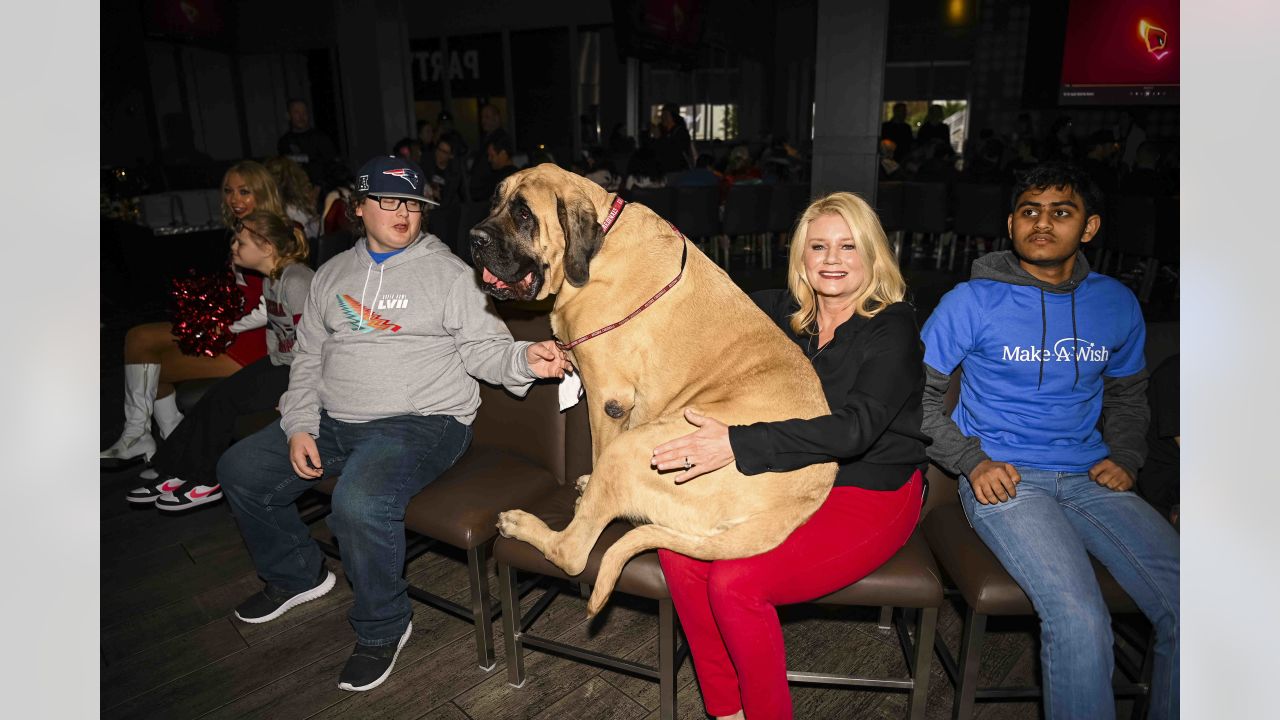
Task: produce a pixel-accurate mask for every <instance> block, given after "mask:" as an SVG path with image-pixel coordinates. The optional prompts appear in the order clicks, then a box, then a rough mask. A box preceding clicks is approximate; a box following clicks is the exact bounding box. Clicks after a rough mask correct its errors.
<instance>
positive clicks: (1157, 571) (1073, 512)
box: [960, 467, 1179, 720]
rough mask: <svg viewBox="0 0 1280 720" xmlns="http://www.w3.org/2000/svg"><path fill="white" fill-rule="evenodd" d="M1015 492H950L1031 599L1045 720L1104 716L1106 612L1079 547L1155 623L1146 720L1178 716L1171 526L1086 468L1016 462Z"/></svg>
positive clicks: (1107, 710) (1107, 709)
mask: <svg viewBox="0 0 1280 720" xmlns="http://www.w3.org/2000/svg"><path fill="white" fill-rule="evenodd" d="M1018 473H1019V474H1020V475H1021V476H1022V481H1021V482H1020V483H1018V486H1017V495H1016V496H1015V497H1013V498H1011V499H1010V500H1008V501H1006V502H1002V503H997V504H994V505H983V504H981V503H979V502H978V500H977V499H976V498H975V497H974V494H973V488H972V487H970V485H969V482H968V479H967V478H962V479H961V482H960V501H961V504H962V505H963V506H964V512H965V515H966V516H967V517H968V518H969V523H970V524H971V525H972V526H973V529H974V530H975V531H977V533H978V535H979V537H981V538H982V540H983V542H985V543H986V544H987V547H989V548H991V551H992V552H993V553H994V554H995V556H996V557H997V558H999V560H1000V562H1001V564H1003V565H1004V567H1005V569H1006V570H1008V571H1009V574H1010V575H1012V576H1013V579H1014V580H1016V581H1017V582H1018V585H1020V586H1021V587H1022V589H1023V590H1024V591H1025V592H1026V593H1027V596H1028V597H1029V598H1031V602H1032V604H1033V605H1034V606H1035V609H1036V613H1037V614H1038V615H1039V616H1040V664H1041V671H1042V673H1043V680H1042V685H1043V688H1044V709H1045V716H1046V718H1048V720H1074V719H1075V718H1103V719H1107V718H1114V717H1115V697H1114V695H1113V694H1112V690H1111V675H1112V670H1113V668H1114V665H1115V657H1114V655H1113V650H1112V636H1111V614H1110V612H1109V611H1108V610H1107V605H1106V603H1105V602H1103V600H1102V591H1101V590H1100V589H1099V588H1098V582H1097V579H1096V577H1095V575H1094V572H1093V568H1092V566H1091V565H1090V563H1089V557H1088V556H1089V555H1093V556H1094V557H1096V558H1097V559H1098V561H1099V562H1101V563H1102V564H1103V565H1105V566H1106V568H1107V569H1108V570H1109V571H1111V574H1112V575H1113V576H1114V577H1115V579H1116V581H1117V582H1119V583H1120V585H1121V587H1123V588H1124V589H1125V591H1126V592H1128V593H1129V595H1130V597H1132V598H1133V600H1134V602H1135V603H1137V605H1138V607H1139V608H1141V610H1142V613H1143V614H1144V615H1146V616H1147V619H1148V620H1150V621H1151V624H1152V625H1153V626H1154V628H1155V633H1156V645H1155V659H1154V667H1153V668H1152V671H1153V676H1152V680H1151V698H1150V700H1151V711H1150V715H1149V717H1150V718H1151V719H1152V720H1168V719H1169V718H1177V717H1178V689H1179V680H1178V664H1179V640H1178V616H1179V612H1178V554H1179V553H1178V534H1177V533H1176V532H1175V531H1174V529H1173V526H1171V525H1170V524H1169V523H1168V522H1167V521H1166V520H1165V519H1164V518H1162V517H1161V516H1160V514H1159V513H1158V512H1156V511H1155V510H1154V509H1153V508H1152V507H1151V506H1150V505H1148V504H1147V502H1146V501H1145V500H1142V499H1141V498H1139V497H1138V496H1137V495H1135V494H1134V493H1133V492H1115V491H1113V490H1109V489H1107V488H1105V487H1103V486H1101V485H1099V484H1097V483H1096V482H1094V481H1093V480H1091V479H1090V478H1089V476H1088V474H1087V473H1069V472H1056V471H1051V470H1038V469H1035V468H1030V467H1018Z"/></svg>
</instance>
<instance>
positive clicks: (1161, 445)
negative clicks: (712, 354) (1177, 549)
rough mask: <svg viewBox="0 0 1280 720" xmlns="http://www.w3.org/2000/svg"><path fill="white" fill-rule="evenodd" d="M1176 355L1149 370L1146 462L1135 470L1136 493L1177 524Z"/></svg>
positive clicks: (1179, 436) (1179, 439)
mask: <svg viewBox="0 0 1280 720" xmlns="http://www.w3.org/2000/svg"><path fill="white" fill-rule="evenodd" d="M1180 365H1181V363H1180V362H1179V356H1178V355H1174V356H1172V357H1170V358H1169V359H1167V360H1165V361H1164V362H1162V363H1160V366H1159V367H1157V368H1156V371H1155V372H1153V373H1151V381H1150V382H1149V383H1148V384H1147V404H1148V405H1149V406H1150V407H1151V425H1150V426H1149V429H1148V430H1147V447H1148V448H1149V450H1148V451H1147V462H1146V464H1144V465H1143V466H1142V470H1140V471H1139V472H1138V494H1139V495H1141V496H1142V497H1144V498H1146V500H1147V502H1149V503H1151V505H1152V507H1154V508H1155V509H1156V510H1158V511H1160V514H1161V515H1163V516H1165V517H1167V518H1169V521H1170V522H1172V523H1173V526H1174V527H1177V526H1178V506H1179V496H1180V495H1181V485H1180V480H1181V476H1180V474H1179V470H1178V460H1179V457H1180V455H1181V450H1182V431H1181V430H1180V429H1179V427H1180V425H1179V422H1178V420H1179V418H1178V400H1179V397H1180V395H1181V393H1180V392H1179V384H1178V383H1179V380H1178V375H1179V372H1178V371H1179V366H1180Z"/></svg>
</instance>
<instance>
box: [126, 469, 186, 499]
mask: <svg viewBox="0 0 1280 720" xmlns="http://www.w3.org/2000/svg"><path fill="white" fill-rule="evenodd" d="M144 472H145V471H144ZM139 477H141V476H139ZM142 479H143V480H154V479H155V478H154V477H153V478H145V477H144V478H142ZM185 483H186V481H185V480H179V479H178V478H174V477H171V478H165V479H164V480H161V481H160V482H159V483H157V484H155V485H143V486H142V487H139V488H134V489H132V490H130V491H129V494H128V495H125V496H124V499H125V500H128V501H129V502H131V503H153V502H155V501H156V500H157V499H159V497H160V496H161V495H164V494H165V493H172V492H178V491H179V490H181V489H182V486H183V485H184V484H185Z"/></svg>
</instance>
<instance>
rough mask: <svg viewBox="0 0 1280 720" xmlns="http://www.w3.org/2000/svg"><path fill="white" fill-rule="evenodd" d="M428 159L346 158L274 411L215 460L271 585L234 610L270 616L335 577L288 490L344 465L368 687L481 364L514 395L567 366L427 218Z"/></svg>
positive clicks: (350, 673) (393, 628)
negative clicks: (344, 191) (492, 296)
mask: <svg viewBox="0 0 1280 720" xmlns="http://www.w3.org/2000/svg"><path fill="white" fill-rule="evenodd" d="M423 180H424V177H423V172H422V169H421V168H419V167H418V166H417V165H416V164H414V163H412V162H409V161H407V160H403V159H401V158H396V157H387V156H381V157H375V158H373V159H371V160H370V161H369V162H367V163H366V164H365V165H364V167H362V168H361V169H360V171H359V172H358V173H357V174H356V188H357V191H356V194H355V196H354V197H353V198H352V206H351V207H352V224H353V225H354V227H355V228H356V230H357V233H358V235H359V236H360V239H359V240H357V241H356V245H355V247H353V248H351V249H350V250H347V251H346V252H343V253H341V254H339V255H337V256H336V257H334V258H333V259H332V260H330V261H329V262H327V263H325V264H324V265H323V266H322V267H321V268H320V270H319V272H317V273H316V276H315V279H314V280H313V282H312V292H311V293H310V295H309V297H308V299H307V307H306V310H304V311H303V314H302V320H301V322H300V323H299V325H298V331H297V338H298V341H297V344H296V345H295V346H294V357H293V364H292V367H291V369H290V373H289V389H288V391H286V392H285V394H284V396H283V397H281V399H280V412H281V415H282V418H281V421H280V422H279V423H278V424H277V423H273V424H272V425H270V426H268V427H266V428H264V429H262V430H261V431H259V432H257V433H255V434H253V435H250V436H249V437H247V438H245V439H244V440H241V441H240V442H238V443H236V444H235V445H233V446H232V447H231V449H229V450H227V451H226V452H225V453H223V455H222V459H221V460H219V462H218V470H217V475H218V482H219V483H221V485H222V488H223V492H224V493H226V496H227V500H228V502H230V504H231V508H232V512H233V514H234V515H235V518H236V522H237V524H238V525H239V527H240V532H241V534H242V535H243V536H244V540H245V544H246V545H247V546H248V547H249V553H250V555H251V556H252V557H253V561H254V565H255V566H256V567H257V570H258V574H259V575H260V576H261V577H262V578H263V580H265V581H266V587H265V588H264V589H263V590H262V591H261V592H259V593H258V594H256V595H254V596H253V597H251V598H249V599H248V600H246V601H245V602H244V603H242V604H241V605H240V606H239V607H238V608H237V609H236V611H235V615H236V617H237V618H239V619H240V620H241V621H243V622H248V623H263V622H268V621H271V620H274V619H276V618H278V617H280V616H281V615H282V614H284V613H285V612H287V611H288V610H289V609H290V608H292V607H294V606H296V605H299V604H301V603H304V602H308V601H310V600H314V599H316V598H318V597H320V596H322V595H324V594H325V593H327V592H329V590H331V589H332V588H333V585H334V582H335V578H334V575H333V573H331V572H329V571H328V570H327V569H326V568H325V564H324V554H323V553H322V552H321V551H320V548H319V546H317V545H316V542H315V540H313V539H312V537H311V534H310V532H309V531H308V529H307V526H306V524H304V523H303V522H302V519H301V517H299V515H298V509H297V507H296V505H295V504H294V501H295V500H297V499H298V497H299V496H300V495H302V494H303V493H305V492H306V491H307V490H309V489H310V488H311V487H313V486H314V484H315V482H316V481H317V480H319V479H320V478H321V477H325V476H330V477H332V476H339V480H338V483H337V486H336V487H335V488H334V490H333V511H332V513H331V514H330V515H329V516H328V519H327V520H328V523H329V527H330V528H331V529H332V530H333V534H334V536H335V537H336V539H337V541H338V543H339V545H341V547H342V566H343V570H344V571H345V572H346V575H347V579H348V580H350V582H351V585H352V589H353V591H354V594H355V604H354V606H353V607H352V608H351V611H350V613H349V618H350V620H351V625H352V627H353V628H354V629H355V633H356V640H357V642H356V646H355V649H354V651H353V652H352V654H351V657H350V659H349V660H348V661H347V664H346V666H345V667H344V668H343V669H342V672H341V675H340V676H339V678H338V687H339V688H341V689H343V690H352V691H361V690H370V689H372V688H374V687H377V686H378V685H380V684H381V683H382V682H383V681H384V680H386V679H387V676H389V675H390V674H391V670H392V667H393V666H394V664H395V659H396V656H397V654H398V653H399V651H400V648H402V647H403V646H404V644H405V643H406V642H407V641H408V639H409V635H410V632H411V631H412V627H413V626H412V624H411V623H410V618H411V617H412V615H413V608H412V607H411V605H410V603H409V596H408V594H407V592H406V585H407V584H406V583H405V580H404V554H405V535H404V513H405V507H406V506H407V505H408V504H409V501H410V499H412V498H413V496H414V495H416V494H417V493H418V492H419V491H421V490H422V489H423V488H424V487H426V486H427V485H428V484H429V483H431V482H432V481H433V480H435V479H436V478H437V477H439V476H440V474H441V473H443V472H444V471H445V470H447V469H449V467H450V466H452V465H453V463H454V462H456V461H457V459H458V458H459V457H460V456H461V455H462V453H463V452H464V451H465V450H466V449H467V446H468V445H469V444H470V442H471V423H472V421H473V420H474V419H475V416H476V410H477V408H478V407H479V404H480V391H479V385H478V383H477V382H476V379H475V378H480V379H483V380H485V381H487V382H491V383H496V384H501V385H504V386H506V388H507V389H508V390H510V391H511V392H513V393H516V394H517V395H524V394H525V393H526V392H527V391H528V389H529V386H530V385H531V384H532V383H533V381H534V380H536V379H537V378H540V377H562V376H563V373H564V369H565V368H567V367H568V362H567V360H566V359H565V357H564V354H563V353H562V352H561V351H560V350H559V348H557V347H556V345H555V343H553V342H551V341H546V342H542V343H529V342H516V341H514V340H512V338H511V333H510V332H509V331H508V330H507V327H506V325H505V324H503V322H502V320H500V319H499V318H498V316H497V314H496V313H495V312H494V311H493V308H492V305H491V304H490V302H489V300H488V297H487V296H486V295H484V294H483V293H482V292H481V291H480V287H479V284H478V283H477V281H476V276H475V273H474V271H473V270H472V269H471V268H470V267H469V266H468V265H467V264H466V263H464V262H462V261H461V260H459V259H458V258H457V257H456V256H455V255H454V254H453V253H451V252H449V248H448V247H446V246H445V244H444V243H442V242H440V240H439V239H438V238H436V237H435V236H434V235H428V234H424V233H422V231H421V229H422V225H423V211H424V210H426V206H427V204H428V203H429V200H428V199H427V196H426V193H425V189H424V188H425V184H424V182H423Z"/></svg>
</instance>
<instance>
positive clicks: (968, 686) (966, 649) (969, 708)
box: [951, 607, 987, 720]
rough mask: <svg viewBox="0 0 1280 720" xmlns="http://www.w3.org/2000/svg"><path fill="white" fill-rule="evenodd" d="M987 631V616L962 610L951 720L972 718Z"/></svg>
mask: <svg viewBox="0 0 1280 720" xmlns="http://www.w3.org/2000/svg"><path fill="white" fill-rule="evenodd" d="M986 629H987V616H986V615H979V614H978V613H975V612H974V611H973V608H969V607H966V608H965V610H964V630H963V633H964V634H963V637H962V638H961V640H960V668H959V671H958V672H957V673H956V674H957V675H958V676H959V677H958V678H957V681H956V697H955V702H954V703H953V704H952V706H951V718H952V720H969V718H971V717H973V702H974V698H975V697H976V695H977V692H978V665H979V663H980V660H981V657H982V636H983V633H985V632H986Z"/></svg>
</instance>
